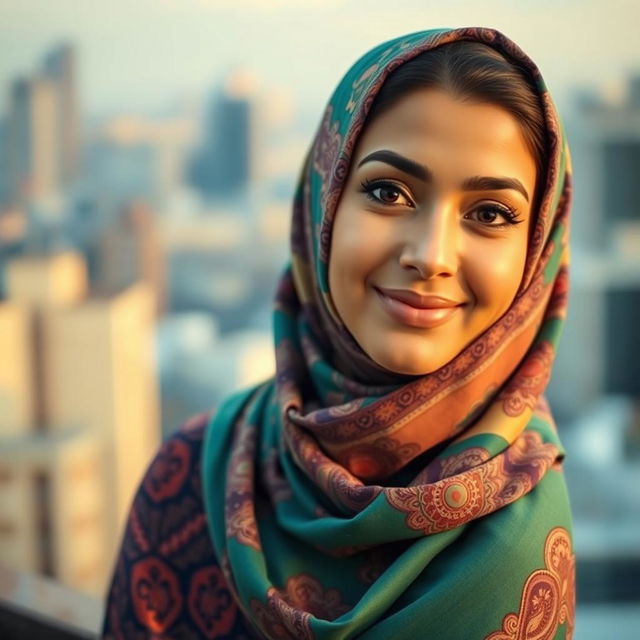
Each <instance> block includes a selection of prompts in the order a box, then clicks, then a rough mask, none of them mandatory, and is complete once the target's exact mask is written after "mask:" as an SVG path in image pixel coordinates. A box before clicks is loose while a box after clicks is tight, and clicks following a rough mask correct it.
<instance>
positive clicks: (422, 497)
mask: <svg viewBox="0 0 640 640" xmlns="http://www.w3.org/2000/svg"><path fill="white" fill-rule="evenodd" d="M558 453H559V452H558V448H557V447H556V446H554V445H552V444H544V442H543V440H542V437H541V436H540V435H539V434H538V433H536V432H535V431H526V432H524V433H523V434H522V435H521V436H520V437H519V438H518V439H517V440H516V441H515V443H514V444H513V445H512V446H511V447H509V448H508V449H506V450H505V453H504V455H500V456H496V457H495V458H492V459H491V460H489V461H487V462H485V463H483V464H479V465H477V466H475V467H473V468H472V469H471V470H469V471H465V472H462V473H458V474H455V475H453V476H449V477H447V478H444V479H443V480H439V481H437V482H434V483H432V484H422V485H418V486H413V487H406V488H392V489H385V492H384V494H385V497H386V498H387V500H388V501H389V504H390V505H391V506H392V507H393V508H394V509H398V511H401V512H402V513H404V514H406V516H407V518H406V525H407V527H409V528H410V529H414V530H417V531H422V532H423V533H424V534H430V533H438V532H439V531H446V530H447V529H452V528H453V527H459V526H460V525H462V524H465V523H466V522H469V521H471V520H475V519H476V518H479V517H480V516H484V515H487V514H488V513H491V512H492V511H496V510H497V509H501V508H502V507H504V506H506V505H507V504H510V503H511V502H514V501H515V500H518V499H519V498H520V497H522V496H523V495H524V494H525V493H528V492H529V491H531V489H533V487H535V485H536V484H538V482H539V481H540V479H541V478H542V476H543V475H544V474H545V473H546V472H547V470H548V469H549V467H550V466H551V465H552V464H553V462H554V461H555V460H556V459H557V457H558Z"/></svg>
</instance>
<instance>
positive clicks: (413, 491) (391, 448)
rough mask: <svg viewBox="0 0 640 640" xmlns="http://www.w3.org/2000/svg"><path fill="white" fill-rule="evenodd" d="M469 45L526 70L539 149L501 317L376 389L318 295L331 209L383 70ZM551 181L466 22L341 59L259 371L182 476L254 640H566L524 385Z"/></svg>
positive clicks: (565, 192) (486, 35) (553, 532)
mask: <svg viewBox="0 0 640 640" xmlns="http://www.w3.org/2000/svg"><path fill="white" fill-rule="evenodd" d="M459 40H473V41H477V42H481V43H485V44H486V45H489V46H490V47H493V48H495V49H496V50H498V51H499V52H500V53H501V54H502V55H504V56H505V57H506V58H507V59H508V60H511V61H514V62H516V63H517V64H518V65H519V66H520V67H521V68H524V69H525V70H527V72H528V73H530V75H531V78H532V80H533V82H534V83H535V86H536V87H537V91H538V92H539V97H540V103H541V106H542V110H543V113H544V119H545V123H546V130H547V135H548V142H549V154H548V162H547V164H546V166H545V168H544V170H545V172H546V175H542V176H541V177H540V179H541V180H543V191H542V197H541V199H540V201H539V205H538V211H537V212H533V213H534V214H535V216H534V218H533V220H532V222H533V224H534V225H535V226H534V228H533V230H532V233H531V235H530V241H529V246H528V255H527V259H526V264H525V270H524V275H523V279H522V283H521V286H520V288H519V290H518V293H517V295H516V297H515V299H514V301H513V303H512V304H511V306H510V308H509V309H508V310H507V311H506V312H505V313H504V315H503V316H502V317H501V318H500V319H499V320H497V321H496V322H495V323H494V324H493V325H492V326H491V327H489V328H488V329H487V330H486V331H485V332H484V333H483V334H481V335H480V336H479V337H478V338H477V339H475V340H474V341H473V342H472V343H471V344H469V345H468V346H467V347H466V348H464V349H463V350H462V351H461V352H460V353H459V354H458V355H457V356H456V357H455V358H454V359H453V360H451V361H450V362H448V363H447V364H445V365H444V366H442V367H441V368H439V369H438V370H436V371H434V372H432V373H429V374H426V375H422V376H406V375H396V374H393V375H392V374H391V373H390V372H389V371H387V370H385V369H383V368H382V367H380V366H379V365H378V364H376V363H375V362H374V361H373V360H372V359H371V358H370V357H369V356H368V354H366V353H365V352H364V351H363V350H362V349H361V348H360V346H359V345H358V344H357V342H356V341H355V339H354V338H353V336H352V335H351V334H350V333H349V332H348V330H347V329H346V327H345V326H344V325H343V324H342V322H341V320H340V317H339V315H338V313H337V311H336V309H335V307H334V304H333V301H332V299H331V292H330V290H329V285H328V256H329V248H330V242H331V232H332V227H333V220H334V215H335V211H336V207H337V203H338V200H339V198H340V194H341V192H342V189H343V187H344V184H345V180H346V177H347V175H348V172H349V167H350V162H351V159H352V154H353V151H354V148H355V145H356V142H357V140H358V136H359V135H360V132H361V131H362V129H363V125H364V123H365V121H366V118H367V114H368V112H369V109H370V107H371V105H372V102H373V100H374V98H375V97H376V95H377V93H378V92H379V91H380V88H381V87H382V85H383V83H384V81H385V79H386V78H387V76H388V75H389V74H390V73H391V72H392V71H393V70H394V69H395V68H397V67H398V66H399V65H401V64H403V63H404V62H406V61H408V60H410V59H411V58H413V57H414V56H416V55H418V54H420V53H422V52H424V51H426V50H429V49H433V48H434V47H438V46H441V45H444V44H447V43H450V42H454V41H459ZM570 193H571V183H570V168H569V156H568V150H567V147H566V142H565V138H564V135H563V132H562V129H561V126H560V123H559V120H558V117H557V115H556V112H555V109H554V106H553V103H552V101H551V98H550V96H549V94H548V92H547V89H546V87H545V85H544V82H543V80H542V78H541V76H540V73H539V71H538V69H537V67H536V66H535V64H534V63H533V62H532V61H531V60H530V59H529V58H528V57H527V56H526V55H525V54H524V53H523V52H522V51H521V50H520V49H519V48H518V47H517V45H515V44H514V43H513V42H511V41H510V40H509V39H508V38H506V37H505V36H504V35H502V34H501V33H499V32H497V31H495V30H492V29H485V28H461V29H453V30H448V29H446V30H445V29H443V30H432V31H422V32H419V33H414V34H411V35H408V36H404V37H400V38H397V39H394V40H391V41H389V42H386V43H384V44H382V45H380V46H378V47H376V48H374V49H373V50H371V51H370V52H368V53H367V54H365V55H364V56H363V57H362V58H361V59H360V60H358V61H357V62H356V63H355V64H354V65H353V66H352V67H351V69H350V70H349V71H348V72H347V74H346V75H345V77H344V78H343V79H342V81H341V82H340V84H339V85H338V87H337V89H336V90H335V92H334V94H333V96H332V97H331V99H330V102H329V104H328V106H327V108H326V111H325V113H324V117H323V120H322V123H321V126H320V128H319V130H318V133H317V135H316V137H315V139H314V141H313V144H312V147H311V150H310V152H309V154H308V156H307V159H306V162H305V164H304V167H303V170H302V172H301V174H300V177H299V182H298V186H297V190H296V195H295V202H294V208H293V219H292V235H291V250H292V255H291V260H290V262H289V263H288V265H287V267H286V269H285V270H284V273H283V275H282V277H281V280H280V283H279V287H278V290H277V293H276V298H275V307H274V311H273V320H274V334H275V335H274V337H275V349H276V363H277V371H276V375H275V376H274V377H273V378H271V379H269V380H267V381H265V382H263V383H261V384H259V385H256V386H254V387H252V388H251V389H245V390H243V391H240V392H237V393H235V394H234V395H233V396H231V397H230V398H228V399H227V400H226V401H225V402H224V403H223V404H222V405H221V406H220V407H219V408H218V409H217V410H216V412H215V413H214V415H213V417H212V420H211V424H210V425H209V428H208V432H207V435H206V442H205V447H204V454H203V461H202V462H203V464H202V474H203V486H204V493H205V503H206V512H207V518H208V523H209V527H210V530H211V533H212V538H213V542H214V547H215V550H216V554H217V556H218V560H219V562H220V565H221V567H222V570H223V572H224V575H225V577H226V578H227V581H228V582H229V585H230V588H231V589H232V592H233V594H234V597H235V598H236V600H237V602H238V605H239V606H240V609H241V610H242V611H243V613H244V614H245V616H246V617H247V618H248V619H249V620H250V621H251V622H252V623H253V625H254V626H255V628H256V630H257V632H258V633H259V634H260V635H261V636H262V637H265V638H270V639H285V638H287V639H292V640H300V639H305V640H307V639H308V640H311V639H317V640H322V639H326V640H329V639H331V640H336V639H339V638H366V639H367V640H389V639H390V638H393V639H395V640H401V639H403V638H406V639H415V638H448V639H449V638H461V639H462V638H464V639H473V640H475V639H480V638H483V639H490V640H508V639H516V638H518V639H520V638H522V639H524V638H528V639H529V638H530V639H533V638H536V639H537V640H543V639H551V638H565V637H567V638H568V637H571V633H572V629H573V618H574V556H573V553H572V549H571V519H570V511H569V504H568V498H567V494H566V486H565V482H564V477H563V475H562V469H561V464H560V463H561V461H562V459H563V457H564V451H563V448H562V445H561V443H560V441H559V439H558V436H557V433H556V428H555V424H554V421H553V418H552V416H551V414H550V411H549V407H548V405H547V403H546V401H545V399H544V396H543V392H544V389H545V387H546V385H547V383H548V381H549V377H550V374H551V367H552V364H553V360H554V357H555V353H556V349H557V343H558V339H559V336H560V333H561V330H562V326H563V323H564V318H565V313H566V304H567V289H568V262H569V252H568V244H567V243H568V234H569V224H568V223H569V204H570Z"/></svg>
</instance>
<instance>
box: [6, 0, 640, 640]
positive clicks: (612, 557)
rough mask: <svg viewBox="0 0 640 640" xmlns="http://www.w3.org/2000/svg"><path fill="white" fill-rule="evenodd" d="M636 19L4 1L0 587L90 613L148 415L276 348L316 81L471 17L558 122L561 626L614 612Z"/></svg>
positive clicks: (206, 0) (632, 514)
mask: <svg viewBox="0 0 640 640" xmlns="http://www.w3.org/2000/svg"><path fill="white" fill-rule="evenodd" d="M639 22H640V7H639V6H638V5H637V3H635V2H633V1H632V0H606V1H605V0H598V1H596V0H564V1H563V0H554V1H553V2H552V1H551V0H536V1H535V2H534V1H529V0H522V1H520V2H513V1H508V0H485V1H483V2H475V3H474V2H468V1H467V2H461V1H458V0H450V1H449V2H447V3H444V2H440V3H436V2H430V1H426V0H416V1H410V0H394V1H393V2H388V1H387V2H383V1H380V0H368V1H367V2H366V3H363V2H360V3H357V2H355V1H348V0H342V1H341V0H331V1H330V0H305V1H304V2H303V1H302V0H280V1H276V0H274V1H271V2H267V1H266V0H265V1H264V2H261V1H259V0H234V1H231V0H228V1H227V0H153V1H152V0H136V1H135V2H124V1H123V0H112V1H111V2H109V3H105V2H98V1H97V0H84V1H83V2H81V3H78V2H76V1H75V0H49V1H48V2H46V3H43V2H38V1H37V0H0V566H2V567H4V568H5V573H0V596H2V597H4V598H6V599H7V600H8V601H9V600H11V601H14V602H18V601H20V600H21V599H22V601H23V602H24V603H26V606H30V607H32V608H35V609H36V610H40V611H45V610H46V611H48V610H49V609H51V610H52V611H53V612H54V615H56V616H58V617H59V618H60V619H65V620H67V621H68V622H70V623H72V624H75V625H77V626H81V627H84V628H86V629H92V628H93V629H95V628H97V620H98V617H99V615H100V613H101V606H102V600H101V599H102V597H103V594H104V590H105V588H106V586H107V583H108V580H109V578H110V573H111V570H112V564H113V561H114V557H115V553H116V550H117V547H118V545H119V542H120V537H121V534H122V527H123V524H124V518H125V515H126V513H127V510H128V508H129V504H130V501H131V498H132V495H133V492H134V490H135V488H136V486H137V484H138V482H139V480H140V478H141V475H142V473H143V471H144V469H145V467H146V465H147V464H148V462H149V460H150V458H151V456H152V455H153V453H154V451H155V450H156V449H157V447H158V446H159V444H160V442H161V440H162V438H163V437H165V436H166V435H168V434H169V433H171V432H172V431H173V430H175V429H176V428H177V427H178V426H179V424H180V423H181V422H182V421H184V420H186V419H187V418H189V417H190V416H192V415H193V414H194V413H197V412H200V411H205V410H208V409H211V408H213V407H214V406H215V405H216V404H217V403H218V401H219V400H220V398H222V397H223V396H224V395H226V394H228V393H229V392H230V391H233V390H234V389H237V388H239V387H242V386H245V385H248V384H250V383H252V382H254V381H257V380H260V379H263V378H264V377H266V376H268V375H269V374H270V373H271V372H272V371H273V369H274V359H273V353H272V338H271V301H272V298H273V295H274V288H275V284H276V281H277V279H278V276H279V274H280V273H281V271H282V269H283V267H284V264H285V261H286V258H287V253H288V230H289V218H290V203H291V200H292V196H293V190H294V186H295V180H296V178H297V174H298V171H299V169H300V167H301V164H302V161H303V157H304V154H305V152H306V150H307V148H308V145H309V144H310V141H311V139H312V137H313V134H314V133H315V129H316V126H317V124H318V123H319V119H320V116H321V114H322V110H323V108H324V106H325V103H326V101H327V100H328V97H329V95H330V93H331V91H332V90H333V88H334V86H335V84H336V83H337V81H338V80H339V78H340V77H341V76H342V74H343V73H344V71H346V69H347V68H348V67H349V66H350V65H351V64H352V63H353V62H354V61H355V59H356V58H357V57H359V56H360V55H361V54H362V53H363V52H364V51H366V50H367V49H369V48H370V47H371V46H373V45H375V44H377V43H379V42H381V41H383V40H386V39H389V38H392V37H395V36H397V35H400V34H402V33H408V32H411V31H416V30H419V29H423V28H430V27H438V26H462V25H482V26H490V27H495V28H498V29H500V30H502V31H504V32H505V33H506V34H507V35H509V36H510V37H511V38H513V39H514V40H515V41H516V42H518V44H520V45H521V46H522V47H523V48H524V50H525V51H527V53H528V54H529V55H530V56H531V57H532V58H533V59H534V60H535V61H536V62H537V63H538V65H539V67H540V68H541V70H542V72H543V75H544V77H545V78H546V80H547V84H548V85H549V87H550V89H551V92H552V95H553V96H554V98H555V100H556V103H557V105H558V107H559V110H560V113H561V116H562V119H563V121H564V123H565V126H566V129H567V131H568V135H569V140H570V144H571V147H572V156H573V164H574V172H575V200H574V209H573V228H572V268H571V294H570V302H569V317H568V321H567V324H566V328H565V332H564V335H563V338H562V343H561V349H560V353H559V356H558V359H557V361H556V364H555V368H554V375H553V378H552V382H551V385H550V387H549V390H548V394H547V395H548V398H549V401H550V404H551V406H552V408H553V410H554V413H555V416H556V418H557V421H558V424H559V428H560V430H561V435H562V437H563V441H564V444H565V446H566V449H567V452H568V454H567V459H566V473H567V478H568V482H569V489H570V492H571V497H572V507H573V512H574V520H575V551H576V555H577V561H578V591H577V593H578V617H577V630H576V635H575V638H576V639H577V640H587V639H590V638H607V639H609V638H612V639H618V638H620V639H626V638H635V637H638V636H637V635H636V634H637V632H638V631H637V630H638V628H639V627H638V625H640V491H639V489H640V48H639V47H638V38H637V29H638V24H639ZM33 581H36V582H33ZM36 584H37V585H40V586H39V587H37V588H36V586H34V585H36ZM42 585H45V586H42ZM45 600H46V601H47V602H45ZM56 612H57V613H56Z"/></svg>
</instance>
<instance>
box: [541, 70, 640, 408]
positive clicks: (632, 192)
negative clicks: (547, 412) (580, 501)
mask: <svg viewBox="0 0 640 640" xmlns="http://www.w3.org/2000/svg"><path fill="white" fill-rule="evenodd" d="M567 125H568V133H569V138H570V141H571V150H572V160H573V166H574V178H575V202H574V207H573V209H574V213H573V221H572V230H571V231H572V232H571V246H572V266H571V282H572V283H571V293H570V295H571V300H570V304H569V316H568V326H567V330H566V331H565V335H564V336H563V338H562V341H561V345H560V353H559V358H558V360H557V362H556V366H555V367H554V376H553V378H552V388H553V382H554V381H555V382H558V383H559V384H558V386H557V389H558V394H557V397H556V398H553V403H552V405H553V406H556V407H564V408H565V410H566V413H567V414H568V415H569V416H576V415H578V414H579V412H580V410H581V408H583V407H585V406H589V404H590V403H591V402H593V400H594V399H597V398H598V397H600V396H601V395H603V394H607V393H614V394H622V395H626V396H631V397H634V398H636V402H640V364H639V363H638V358H637V357H635V354H637V353H640V333H639V332H638V323H639V322H640V181H639V180H638V175H639V173H640V77H638V78H634V79H631V81H630V82H629V84H628V91H627V93H626V96H625V97H624V99H622V100H620V99H618V100H607V99H606V97H603V96H599V95H593V94H589V95H582V96H581V98H580V100H579V103H578V104H577V109H576V111H575V113H573V114H572V117H571V118H568V119H567ZM585 345H588V348H586V349H585Z"/></svg>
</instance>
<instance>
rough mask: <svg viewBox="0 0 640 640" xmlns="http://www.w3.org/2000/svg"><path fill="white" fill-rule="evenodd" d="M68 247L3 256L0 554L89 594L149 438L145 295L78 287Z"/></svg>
mask: <svg viewBox="0 0 640 640" xmlns="http://www.w3.org/2000/svg"><path fill="white" fill-rule="evenodd" d="M87 281H88V279H87V274H86V266H85V264H84V262H83V260H82V259H81V258H80V256H79V255H77V254H75V253H71V252H67V253H60V254H56V255H50V256H30V257H23V258H17V259H15V260H12V261H10V262H9V265H8V272H7V299H6V300H5V301H3V302H2V303H0V348H1V349H2V353H3V354H4V355H5V357H3V358H0V504H2V508H0V561H1V562H2V563H4V564H7V565H9V566H13V567H15V568H20V569H27V570H33V571H37V572H40V573H45V574H49V575H51V576H53V577H55V578H56V579H58V580H59V581H61V582H63V583H65V584H67V585H68V586H71V587H75V588H78V589H82V590H84V591H87V592H89V593H93V594H96V595H100V594H102V593H103V590H104V588H105V586H106V584H107V581H108V579H109V574H110V570H111V568H112V563H113V560H114V557H115V553H116V550H117V544H118V541H119V538H120V533H121V529H122V526H123V521H124V518H125V515H126V512H127V510H128V508H129V504H130V500H131V498H132V495H133V491H134V489H135V487H136V486H137V484H138V483H139V481H140V478H141V475H142V472H143V470H144V468H145V467H146V465H147V464H148V462H149V459H150V457H151V455H152V454H153V452H154V451H155V450H156V448H157V446H158V439H159V416H158V413H159V409H158V407H159V398H158V385H157V382H156V376H155V371H156V367H155V363H154V347H153V329H154V325H155V297H154V295H153V293H152V291H151V290H150V288H149V286H148V285H147V284H145V283H143V282H136V283H133V284H132V285H131V286H129V287H127V288H125V289H123V290H121V291H118V292H115V293H113V294H112V295H110V296H102V297H100V296H95V295H90V296H89V295H87Z"/></svg>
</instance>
